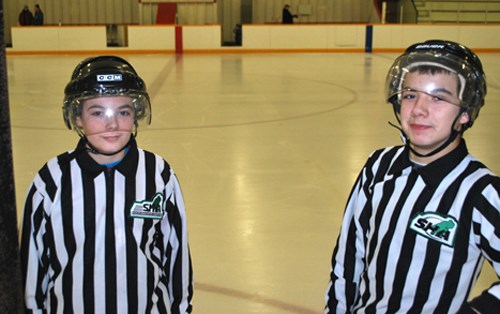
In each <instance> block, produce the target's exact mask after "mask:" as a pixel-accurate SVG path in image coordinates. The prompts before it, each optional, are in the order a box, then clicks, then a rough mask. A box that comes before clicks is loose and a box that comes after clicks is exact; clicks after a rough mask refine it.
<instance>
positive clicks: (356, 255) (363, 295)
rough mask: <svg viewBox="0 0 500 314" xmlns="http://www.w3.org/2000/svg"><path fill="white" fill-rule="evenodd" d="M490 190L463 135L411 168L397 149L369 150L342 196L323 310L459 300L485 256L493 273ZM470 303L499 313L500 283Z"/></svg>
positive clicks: (455, 307)
mask: <svg viewBox="0 0 500 314" xmlns="http://www.w3.org/2000/svg"><path fill="white" fill-rule="evenodd" d="M499 191H500V180H499V177H497V176H496V175H494V174H493V173H492V172H491V171H490V170H488V169H487V168H486V167H485V166H484V165H483V164H482V163H480V162H479V161H477V160H476V159H475V158H473V157H472V156H471V155H469V154H468V151H467V147H466V145H465V141H463V140H462V142H461V144H460V145H459V147H458V148H457V149H455V150H454V151H453V152H451V153H449V154H448V155H446V156H444V157H443V158H441V159H439V160H436V161H435V162H433V163H431V164H429V165H427V166H425V167H420V168H417V167H412V165H411V163H410V160H409V154H408V149H405V148H404V147H390V148H387V149H383V150H378V151H376V152H374V153H373V154H372V155H371V156H370V158H369V159H368V161H367V163H366V164H365V166H364V168H363V169H362V171H361V173H360V175H359V177H358V178H357V181H356V183H355V185H354V187H353V189H352V191H351V195H350V197H349V200H348V202H347V206H346V210H345V214H344V220H343V223H342V227H341V232H340V235H339V238H338V240H337V244H336V247H335V249H334V252H333V257H332V271H331V274H330V282H329V285H328V289H327V293H326V297H325V298H326V307H325V311H324V313H457V312H458V311H459V310H460V309H461V308H462V309H464V308H468V306H469V304H468V303H467V299H468V297H469V294H470V292H471V289H472V287H473V285H474V283H475V282H476V279H477V277H478V275H479V272H480V270H481V267H482V265H483V261H484V259H485V258H486V259H488V260H489V261H490V262H491V263H492V265H493V267H494V269H495V270H496V273H497V275H499V276H500V198H499ZM472 304H473V306H474V307H475V308H477V309H481V310H482V311H484V312H481V313H498V311H499V309H500V281H497V282H496V283H495V284H494V285H493V286H492V287H491V288H490V289H488V290H487V291H485V293H483V295H481V296H480V297H478V298H477V299H475V300H473V301H472ZM488 311H490V312H488Z"/></svg>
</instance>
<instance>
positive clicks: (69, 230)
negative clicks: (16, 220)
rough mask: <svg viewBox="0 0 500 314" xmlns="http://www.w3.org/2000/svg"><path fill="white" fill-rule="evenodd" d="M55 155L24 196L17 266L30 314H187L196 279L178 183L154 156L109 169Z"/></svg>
mask: <svg viewBox="0 0 500 314" xmlns="http://www.w3.org/2000/svg"><path fill="white" fill-rule="evenodd" d="M83 145H84V143H83V141H80V143H79V144H78V147H77V149H76V150H75V151H74V152H68V153H65V154H62V155H60V156H58V157H56V158H54V159H52V160H50V161H48V162H47V163H46V164H45V165H44V167H43V168H42V169H41V170H40V171H39V172H38V174H37V175H36V177H35V179H34V180H33V183H32V185H31V187H30V189H29V191H28V195H27V198H26V204H25V208H24V219H23V226H22V240H21V260H22V271H23V275H24V284H25V305H26V309H27V312H28V313H63V312H64V313H106V314H113V313H119V314H125V313H148V314H149V313H190V312H191V299H192V294H193V276H192V268H191V258H190V253H189V247H188V239H187V226H186V213H185V208H184V202H183V198H182V194H181V190H180V186H179V183H178V180H177V178H176V176H175V174H174V172H173V171H172V169H171V168H170V167H169V165H168V164H167V163H166V162H165V161H164V160H163V159H162V158H161V157H160V156H158V155H156V154H153V153H151V152H147V151H144V150H142V149H139V148H137V144H136V142H135V140H133V139H132V141H131V146H130V150H129V151H128V153H127V154H126V156H125V158H124V159H123V160H122V161H121V162H120V163H119V164H118V165H117V166H116V167H114V168H106V167H104V166H101V165H99V164H97V163H96V162H95V161H94V160H93V159H92V158H91V157H90V156H89V155H88V154H87V153H85V152H83V147H84V146H83Z"/></svg>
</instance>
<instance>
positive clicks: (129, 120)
mask: <svg viewBox="0 0 500 314" xmlns="http://www.w3.org/2000/svg"><path fill="white" fill-rule="evenodd" d="M134 115H135V112H134V106H133V104H132V98H130V97H126V96H113V97H98V98H93V99H87V100H85V101H84V102H83V103H82V110H81V115H80V116H78V117H77V118H76V123H77V125H78V127H80V128H81V129H82V130H83V133H84V134H85V136H86V138H87V140H88V141H89V142H90V144H91V145H93V146H94V147H95V148H96V149H97V150H98V151H100V152H103V153H113V152H116V151H118V150H120V149H122V148H123V147H124V146H125V145H127V143H128V141H129V140H130V136H131V134H132V130H133V128H134ZM120 153H121V154H117V155H118V156H116V157H117V158H116V159H117V160H119V159H121V158H122V157H123V154H124V152H123V151H122V152H120Z"/></svg>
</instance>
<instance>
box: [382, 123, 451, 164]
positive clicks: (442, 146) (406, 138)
mask: <svg viewBox="0 0 500 314" xmlns="http://www.w3.org/2000/svg"><path fill="white" fill-rule="evenodd" d="M455 121H456V119H455ZM388 123H389V125H390V126H392V127H393V128H396V129H398V130H399V132H400V134H401V140H402V141H403V143H404V144H405V146H408V148H409V149H410V151H411V152H412V153H413V154H415V155H416V156H418V157H423V158H425V157H430V156H433V155H435V154H437V153H439V152H440V151H442V150H443V149H445V148H446V147H448V145H450V143H451V142H453V141H454V140H455V139H456V138H457V136H458V135H459V134H460V132H458V131H457V130H455V129H452V131H451V134H450V136H449V137H448V139H447V140H446V142H444V143H443V144H442V145H441V146H439V147H438V148H436V149H435V150H433V151H432V152H430V153H428V154H421V153H419V152H417V151H416V150H415V149H413V147H411V142H410V139H409V138H408V137H407V136H406V134H405V133H404V132H403V129H401V128H400V127H399V126H397V125H395V124H394V123H392V122H390V121H389V122H388ZM453 125H455V123H453Z"/></svg>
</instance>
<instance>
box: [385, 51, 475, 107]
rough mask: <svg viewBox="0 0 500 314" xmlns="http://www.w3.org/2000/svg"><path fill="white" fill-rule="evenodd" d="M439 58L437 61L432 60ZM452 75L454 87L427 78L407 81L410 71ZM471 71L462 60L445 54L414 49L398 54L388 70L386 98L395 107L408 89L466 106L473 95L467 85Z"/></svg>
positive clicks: (423, 73) (407, 92) (412, 73)
mask: <svg viewBox="0 0 500 314" xmlns="http://www.w3.org/2000/svg"><path fill="white" fill-rule="evenodd" d="M436 60H439V62H436ZM415 73H416V74H420V75H426V74H428V75H431V76H434V75H436V76H438V75H441V74H442V75H444V76H449V77H450V78H451V77H453V80H454V81H455V82H454V83H453V84H454V86H455V87H453V88H449V87H446V86H450V84H444V85H443V84H441V83H439V84H437V83H436V82H435V81H433V80H430V81H429V82H428V83H426V85H422V84H416V83H413V82H410V81H411V80H412V79H411V78H412V76H413V75H414V74H415ZM473 80H474V75H473V73H472V71H471V69H470V68H469V67H468V66H467V65H466V64H464V63H463V62H462V60H459V59H457V58H455V57H454V56H449V55H439V56H437V55H435V54H432V53H418V54H410V55H404V56H401V57H400V58H398V59H397V60H396V61H395V62H394V64H393V66H392V67H391V69H390V70H389V73H388V76H387V82H386V95H387V99H388V100H389V101H390V102H391V103H392V104H393V105H396V106H397V107H396V108H398V106H399V105H401V101H402V100H403V99H404V97H405V96H409V97H410V96H411V93H421V94H422V95H427V96H431V97H434V98H435V99H441V100H443V101H446V102H449V103H450V104H453V105H457V106H462V107H466V104H467V103H469V102H470V99H471V98H472V97H473V93H474V91H473V90H472V89H471V88H470V85H471V84H472V83H473Z"/></svg>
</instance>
